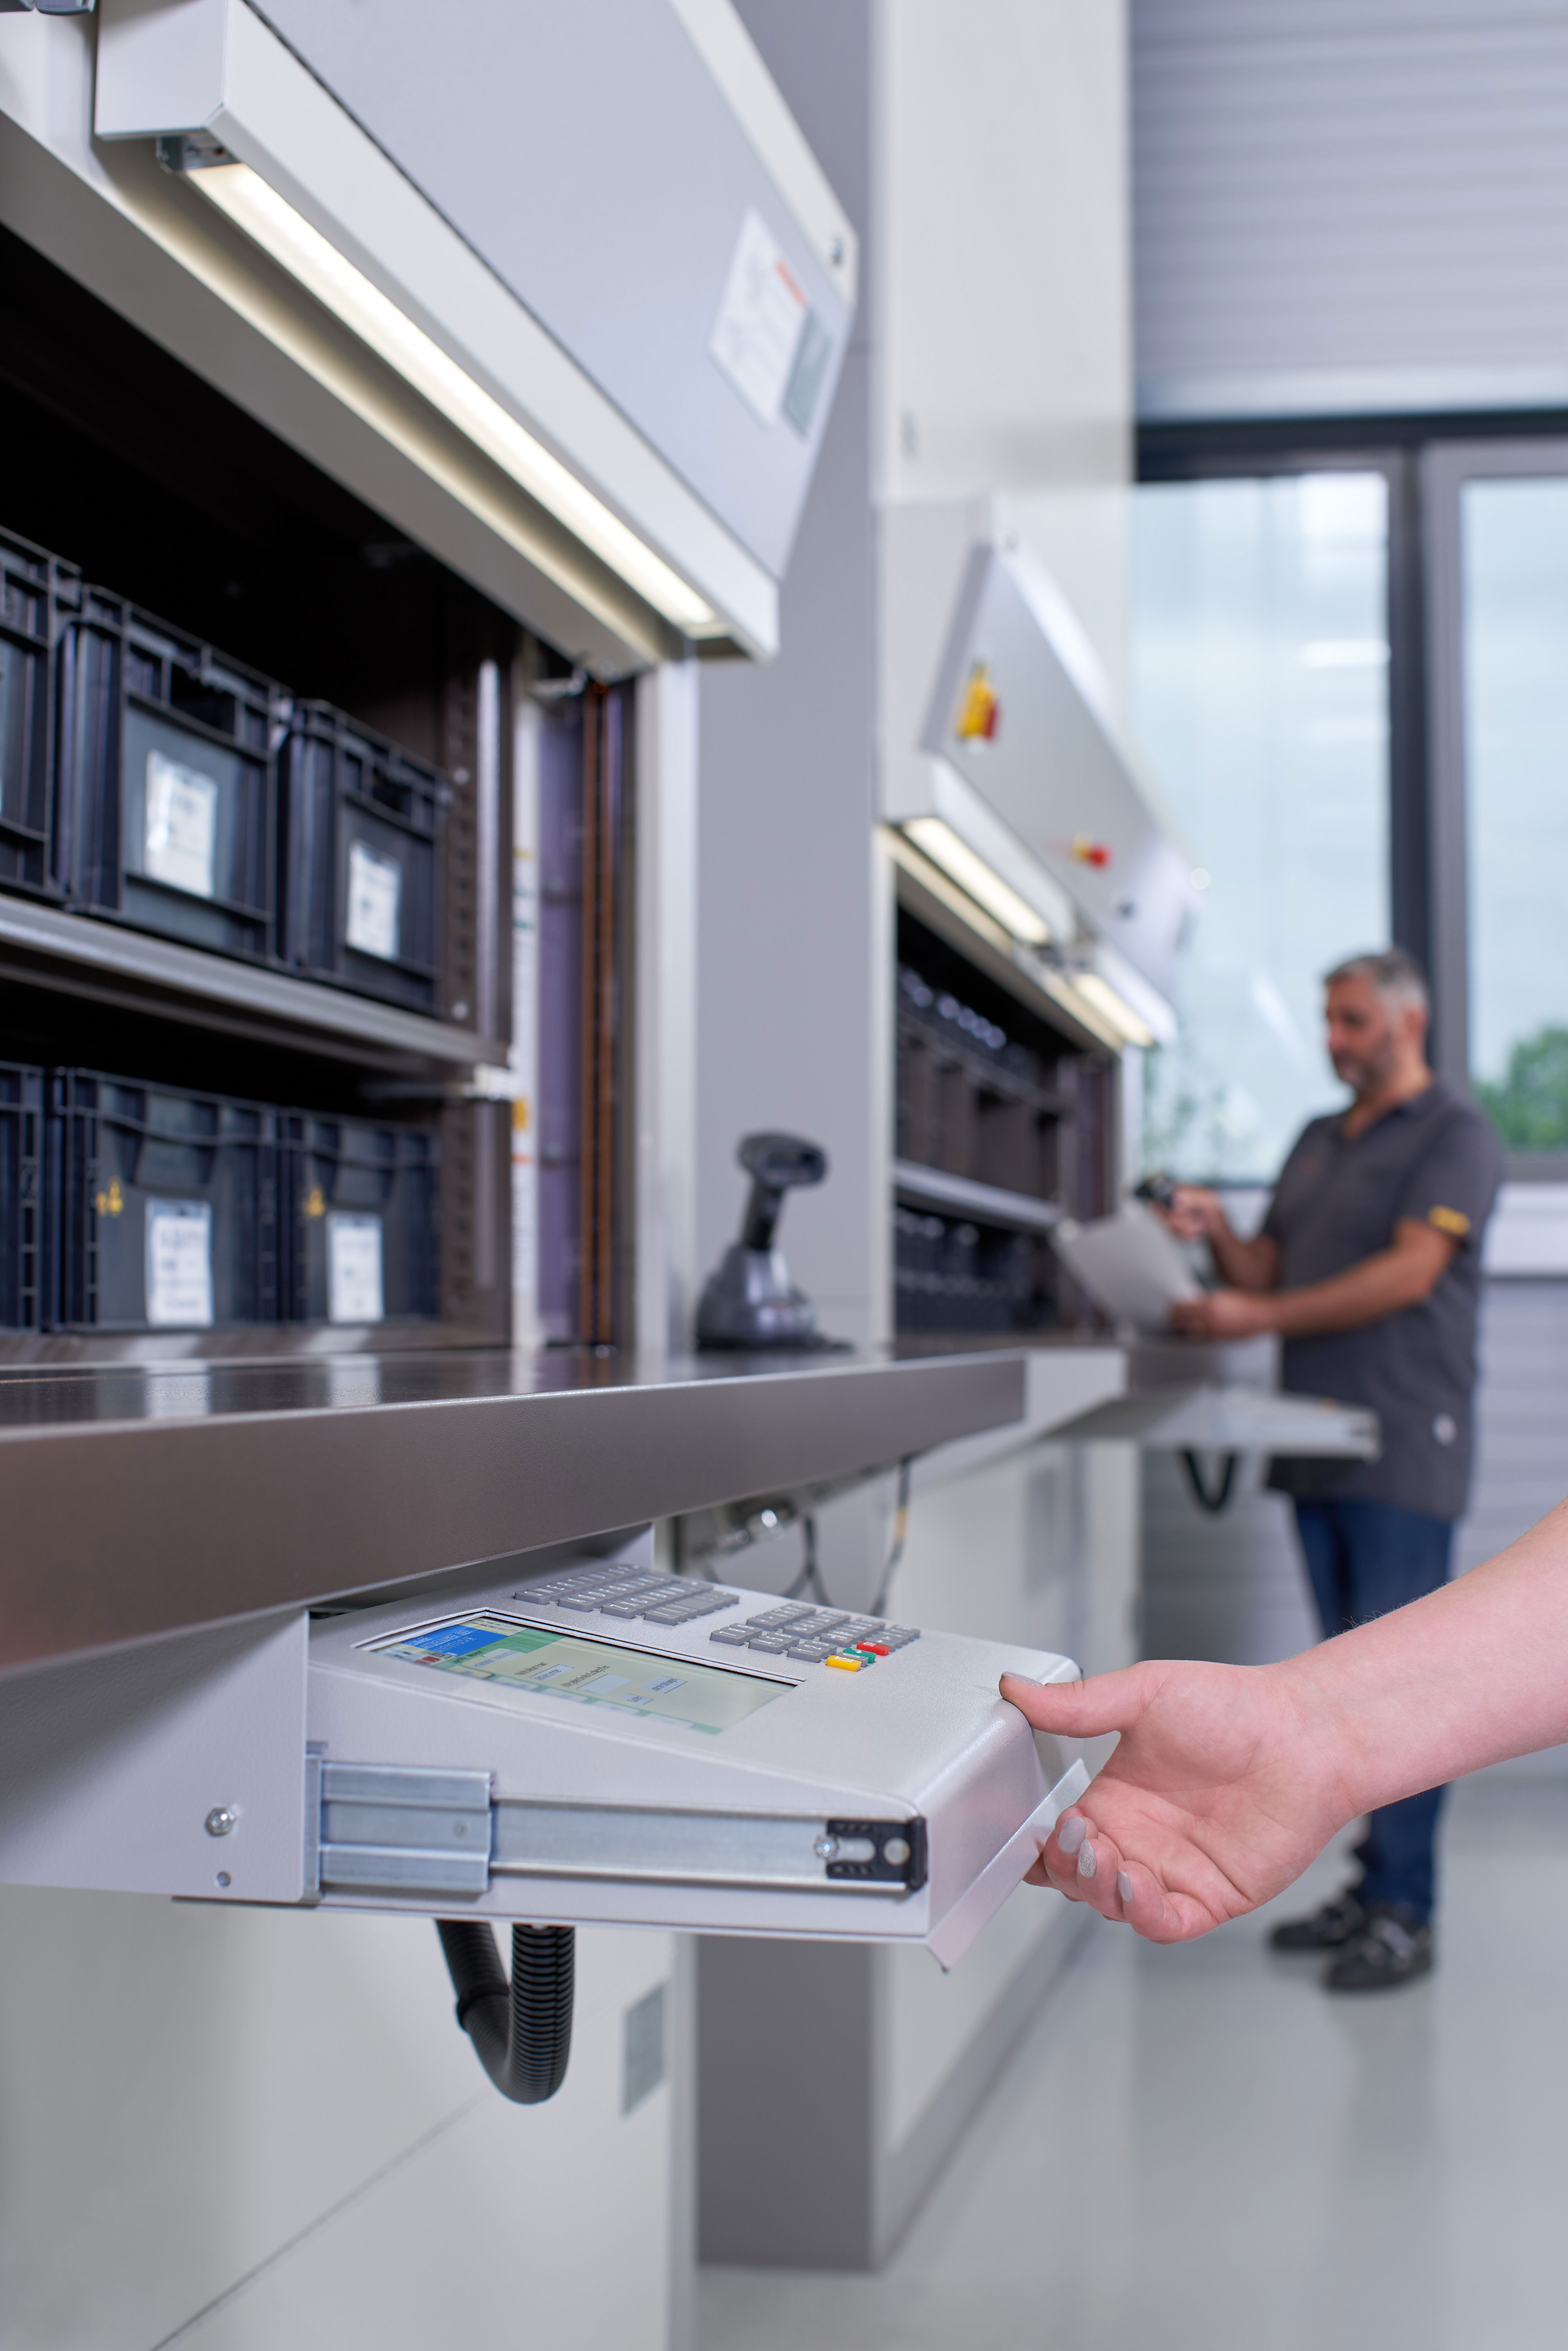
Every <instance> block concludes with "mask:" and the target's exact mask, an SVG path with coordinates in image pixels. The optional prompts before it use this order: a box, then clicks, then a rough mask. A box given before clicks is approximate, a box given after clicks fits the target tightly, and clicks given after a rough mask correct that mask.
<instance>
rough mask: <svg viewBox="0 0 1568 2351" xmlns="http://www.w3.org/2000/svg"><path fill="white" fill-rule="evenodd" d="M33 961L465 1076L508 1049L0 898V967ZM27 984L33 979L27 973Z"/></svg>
mask: <svg viewBox="0 0 1568 2351" xmlns="http://www.w3.org/2000/svg"><path fill="white" fill-rule="evenodd" d="M7 949H10V950H12V951H13V953H20V954H21V955H25V956H39V957H41V958H45V959H47V961H49V962H53V963H55V964H58V965H63V966H66V967H68V968H70V969H73V970H76V971H79V972H82V973H90V974H93V975H95V976H96V977H98V979H99V982H100V984H103V983H112V982H114V981H119V982H120V983H121V984H122V985H123V987H125V989H126V991H127V995H128V998H129V999H130V1000H132V1001H134V1002H136V1003H137V1004H139V1005H141V1006H142V1007H143V1008H145V1005H146V1002H147V998H148V997H149V995H152V994H161V995H163V996H166V997H167V996H172V997H177V998H183V999H184V1001H185V1003H186V1005H187V1006H189V1005H191V1004H193V1003H194V1004H210V1005H212V1006H213V1007H214V1008H221V1009H222V1010H224V1011H225V1012H231V1013H236V1014H239V1015H242V1016H244V1017H245V1018H246V1019H247V1020H249V1021H251V1022H256V1021H257V1020H258V1019H259V1020H263V1021H267V1022H272V1023H276V1024H277V1026H278V1027H279V1028H287V1029H294V1030H296V1031H297V1032H298V1031H304V1032H314V1033H315V1034H316V1035H317V1036H319V1037H329V1038H334V1039H337V1040H344V1041H348V1042H351V1043H354V1044H360V1045H370V1046H376V1047H380V1048H381V1050H382V1051H390V1052H394V1053H402V1054H410V1055H415V1056H417V1057H418V1058H419V1059H420V1060H421V1061H444V1062H447V1063H449V1064H451V1065H452V1066H453V1067H455V1068H459V1069H473V1068H476V1067H477V1066H478V1065H480V1064H482V1063H490V1064H498V1063H504V1062H505V1061H506V1058H507V1048H506V1046H505V1045H504V1044H503V1043H501V1042H500V1041H498V1040H496V1039H493V1038H483V1037H480V1036H479V1035H478V1034H477V1032H476V1030H474V1029H458V1028H455V1027H454V1026H453V1025H452V1024H451V1023H450V1022H448V1021H444V1020H435V1019H431V1018H430V1017H429V1016H428V1015H426V1014H424V1013H422V1012H405V1011H403V1010H402V1009H401V1008H399V1007H398V1006H396V1005H391V1004H381V1003H378V1002H377V1001H376V1000H375V999H374V998H371V997H365V996H352V995H350V994H349V993H348V992H347V991H343V990H340V989H338V988H334V987H322V986H321V985H320V983H319V981H316V980H309V979H293V978H290V977H288V975H287V973H284V972H277V971H271V970H269V969H267V967H265V966H264V965H259V964H247V963H239V962H231V961H230V960H229V959H228V958H227V957H226V956H214V955H207V954H205V953H204V951H203V950H202V949H201V948H200V947H186V946H179V945H178V944H177V943H176V942H175V941H173V940H170V939H162V938H159V937H157V936H156V935H153V934H152V933H150V932H145V931H132V930H129V929H121V928H120V925H118V924H114V923H102V922H97V921H95V920H94V919H93V917H92V916H91V915H89V914H65V913H61V912H59V911H58V910H57V909H56V908H55V907H52V906H44V905H35V904H32V903H31V902H30V901H28V900H26V899H22V898H10V897H0V962H5V961H6V960H8V958H7V956H6V952H5V951H6V950H7ZM27 976H28V977H40V976H42V977H47V975H39V974H38V973H37V971H35V970H33V969H32V968H31V967H29V968H28V972H27Z"/></svg>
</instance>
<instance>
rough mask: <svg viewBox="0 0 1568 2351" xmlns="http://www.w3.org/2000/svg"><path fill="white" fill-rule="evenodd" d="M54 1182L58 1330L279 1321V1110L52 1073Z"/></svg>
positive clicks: (52, 1276) (92, 1075) (54, 1315)
mask: <svg viewBox="0 0 1568 2351" xmlns="http://www.w3.org/2000/svg"><path fill="white" fill-rule="evenodd" d="M47 1192H48V1202H49V1215H50V1224H51V1235H50V1244H51V1245H50V1249H49V1292H50V1296H49V1309H48V1316H47V1319H48V1321H49V1322H51V1323H52V1324H53V1326H54V1327H55V1328H56V1329H58V1330H66V1331H82V1330H90V1331H160V1330H169V1331H180V1330H183V1331H190V1330H204V1329H206V1328H208V1327H209V1326H211V1325H212V1324H214V1323H223V1322H277V1315H278V1250H277V1238H278V1231H277V1113H276V1112H275V1111H269V1110H265V1109H263V1108H262V1107H261V1106H260V1105H259V1104H257V1103H255V1102H230V1101H228V1100H226V1099H225V1097H223V1096H222V1095H216V1094H194V1093H187V1092H184V1091H183V1088H181V1087H178V1086H148V1085H141V1084H140V1083H133V1082H131V1081H129V1080H127V1079H122V1078H106V1077H100V1076H99V1074H98V1073H97V1072H96V1071H90V1070H51V1071H50V1072H49V1113H48V1134H47Z"/></svg>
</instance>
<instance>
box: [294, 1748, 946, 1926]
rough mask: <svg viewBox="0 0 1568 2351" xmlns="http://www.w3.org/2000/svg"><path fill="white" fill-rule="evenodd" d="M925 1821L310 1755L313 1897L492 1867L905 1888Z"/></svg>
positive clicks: (483, 1875) (442, 1894)
mask: <svg viewBox="0 0 1568 2351" xmlns="http://www.w3.org/2000/svg"><path fill="white" fill-rule="evenodd" d="M925 1872H926V1839H925V1822H924V1821H923V1820H919V1819H914V1820H886V1821H867V1820H853V1821H849V1820H826V1819H810V1818H803V1817H799V1816H777V1815H771V1814H764V1813H699V1812H674V1811H660V1810H657V1809H654V1808H653V1807H643V1806H640V1805H630V1804H627V1805H617V1804H565V1803H533V1802H517V1801H515V1800H512V1799H509V1798H504V1799H496V1798H494V1797H492V1795H491V1792H490V1775H489V1773H488V1772H487V1771H438V1770H420V1769H413V1770H411V1769H409V1768H407V1767H406V1766H404V1765H402V1764H394V1763H337V1762H329V1761H328V1760H327V1758H326V1756H325V1755H323V1754H322V1753H321V1752H320V1751H319V1749H311V1750H309V1751H308V1754H307V1756H306V1764H305V1873H304V1874H305V1898H306V1900H307V1901H316V1902H319V1901H321V1900H323V1899H329V1898H330V1897H331V1896H333V1895H350V1896H351V1895H371V1894H382V1895H392V1896H400V1897H402V1898H403V1899H405V1900H406V1899H413V1900H416V1901H423V1900H425V1899H430V1900H439V1901H441V1902H443V1903H446V1902H451V1901H453V1900H463V1899H468V1900H474V1899H476V1897H477V1896H480V1895H484V1894H487V1893H488V1892H489V1891H490V1890H491V1886H492V1884H493V1883H494V1881H495V1880H496V1879H497V1878H507V1877H521V1878H527V1877H550V1878H558V1879H559V1878H574V1879H596V1880H600V1881H605V1880H609V1881H612V1882H615V1883H618V1884H622V1885H638V1884H642V1885H664V1886H669V1885H679V1886H723V1887H734V1888H737V1889H754V1890H764V1891H766V1890H775V1891H778V1892H784V1893H799V1892H800V1891H802V1890H804V1889H806V1888H809V1887H817V1888H821V1890H823V1891H825V1892H830V1891H838V1890H840V1889H843V1890H849V1889H853V1890H854V1891H855V1892H857V1893H861V1894H882V1895H891V1896H904V1895H909V1894H916V1893H918V1892H919V1891H920V1888H921V1887H922V1886H924V1885H925Z"/></svg>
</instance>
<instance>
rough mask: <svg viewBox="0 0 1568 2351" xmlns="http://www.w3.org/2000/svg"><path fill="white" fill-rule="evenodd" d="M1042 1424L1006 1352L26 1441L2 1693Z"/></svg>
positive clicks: (106, 1427)
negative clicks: (49, 1673)
mask: <svg viewBox="0 0 1568 2351" xmlns="http://www.w3.org/2000/svg"><path fill="white" fill-rule="evenodd" d="M1024 1404H1025V1370H1024V1363H1023V1358H1022V1357H1021V1355H1019V1354H1018V1353H1006V1352H998V1353H994V1354H978V1355H976V1354H970V1355H965V1356H958V1357H940V1356H938V1357H935V1358H932V1357H926V1358H923V1359H921V1360H919V1361H916V1362H912V1363H910V1362H905V1363H896V1362H863V1361H862V1362H860V1363H855V1364H819V1365H811V1366H809V1367H800V1366H798V1365H797V1366H793V1367H791V1368H789V1369H788V1370H785V1369H779V1370H777V1371H775V1370H773V1369H771V1368H768V1369H758V1370H749V1371H747V1372H745V1373H742V1374H737V1375H736V1376H734V1377H725V1376H719V1377H714V1376H711V1375H710V1376H706V1377H704V1378H701V1379H685V1378H682V1377H679V1376H678V1375H677V1376H673V1377H670V1378H667V1379H664V1380H658V1379H654V1380H650V1381H643V1382H624V1381H622V1382H620V1383H615V1384H606V1385H605V1386H603V1387H581V1388H576V1389H570V1390H566V1391H546V1392H543V1393H530V1394H523V1395H501V1396H484V1397H461V1398H456V1399H450V1400H446V1399H443V1400H432V1401H419V1402H413V1403H410V1404H407V1405H397V1404H393V1405H367V1406H351V1405H350V1406H340V1407H331V1406H324V1407H321V1408H319V1409H302V1410H297V1411H258V1412H256V1413H235V1414H226V1415H215V1416H212V1417H211V1418H206V1419H200V1418H198V1419H189V1420H170V1421H166V1422H160V1421H153V1422H148V1421H141V1422H135V1423H126V1422H98V1423H93V1422H87V1423H80V1422H78V1423H76V1424H73V1425H71V1426H65V1427H59V1428H57V1429H54V1430H50V1431H41V1430H34V1431H29V1432H26V1433H24V1432H18V1433H17V1437H18V1438H19V1439H20V1441H16V1440H12V1441H7V1442H5V1444H4V1445H0V1510H3V1523H4V1526H5V1542H4V1549H3V1552H0V1672H4V1671H7V1670H12V1669H15V1668H17V1667H25V1666H38V1665H43V1664H47V1662H49V1661H51V1660H60V1659H65V1658H68V1657H71V1656H81V1655H84V1654H87V1653H89V1652H91V1651H93V1650H96V1649H101V1648H106V1647H112V1646H120V1645H122V1644H125V1643H129V1642H135V1641H142V1640H147V1639H149V1638H153V1637H156V1636H159V1635H169V1634H172V1633H178V1632H183V1631H187V1630H194V1629H196V1628H197V1627H199V1626H203V1625H214V1624H219V1623H224V1622H232V1621H235V1620H237V1619H239V1618H242V1617H246V1616H255V1615H264V1614H268V1613H270V1612H273V1611H276V1610H280V1609H287V1608H291V1607H292V1608H298V1607H301V1606H308V1605H311V1604H318V1603H320V1602H323V1601H327V1600H329V1599H334V1598H341V1597H343V1596H345V1595H347V1594H350V1593H354V1592H356V1591H364V1590H372V1589H382V1588H385V1587H387V1586H392V1585H396V1584H397V1583H404V1582H407V1583H413V1582H414V1581H416V1580H417V1579H419V1578H421V1577H424V1576H428V1575H431V1574H433V1573H440V1572H442V1571H444V1570H447V1569H450V1568H454V1567H461V1566H465V1565H469V1564H473V1565H475V1566H476V1567H477V1566H479V1565H481V1564H482V1563H483V1562H486V1561H490V1560H497V1559H505V1558H507V1557H509V1556H510V1555H511V1554H513V1553H515V1552H520V1551H527V1550H531V1549H533V1548H535V1547H536V1546H538V1545H543V1544H546V1543H554V1542H562V1541H570V1540H573V1539H579V1538H587V1537H589V1536H591V1535H594V1534H598V1533H601V1532H603V1531H606V1530H609V1529H612V1528H619V1527H625V1526H631V1525H635V1524H640V1523H642V1522H643V1521H644V1520H650V1519H659V1518H666V1517H672V1516H674V1515H675V1514H677V1513H679V1512H682V1511H686V1510H697V1509H702V1508H705V1507H707V1506H710V1505H712V1504H715V1503H719V1502H725V1501H732V1500H737V1499H742V1498H743V1497H747V1496H751V1495H758V1494H767V1493H769V1492H777V1491H781V1490H784V1489H788V1488H789V1487H791V1486H795V1485H800V1484H806V1483H810V1482H813V1481H815V1480H818V1479H831V1478H834V1477H839V1476H845V1475H850V1474H852V1473H854V1472H856V1471H861V1470H873V1469H876V1468H885V1467H888V1466H890V1465H892V1464H893V1463H894V1462H896V1461H898V1460H901V1459H902V1458H904V1456H906V1455H912V1454H917V1453H921V1452H924V1451H925V1450H927V1449H928V1448H930V1447H933V1446H936V1445H941V1444H946V1443H947V1442H949V1441H951V1440H952V1439H953V1438H955V1437H965V1436H970V1435H973V1434H975V1433H976V1432H977V1431H979V1430H982V1429H987V1428H994V1427H997V1426H1002V1425H1005V1424H1008V1423H1010V1422H1013V1421H1016V1420H1018V1419H1019V1418H1020V1416H1022V1413H1023V1410H1024Z"/></svg>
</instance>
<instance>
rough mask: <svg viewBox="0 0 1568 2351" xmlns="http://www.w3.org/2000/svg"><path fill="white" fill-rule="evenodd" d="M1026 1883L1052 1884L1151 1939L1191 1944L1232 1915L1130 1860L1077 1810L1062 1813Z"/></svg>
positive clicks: (1106, 1916) (1153, 1941)
mask: <svg viewBox="0 0 1568 2351" xmlns="http://www.w3.org/2000/svg"><path fill="white" fill-rule="evenodd" d="M1025 1883H1026V1884H1027V1885H1030V1886H1053V1887H1054V1888H1055V1890H1056V1892H1057V1893H1058V1894H1062V1895H1065V1896H1066V1897H1067V1899H1068V1901H1069V1902H1082V1903H1086V1904H1087V1905H1088V1907H1089V1908H1090V1909H1092V1910H1097V1911H1098V1912H1099V1913H1100V1916H1101V1917H1103V1918H1110V1919H1113V1920H1116V1921H1118V1922H1120V1923H1122V1924H1124V1925H1126V1926H1128V1927H1131V1928H1132V1929H1133V1931H1134V1934H1137V1935H1141V1936H1142V1937H1143V1938H1144V1939H1145V1941H1146V1942H1150V1943H1185V1942H1189V1941H1190V1940H1191V1939H1192V1938H1193V1937H1194V1936H1196V1935H1207V1933H1208V1932H1209V1930H1210V1929H1211V1928H1214V1927H1217V1926H1218V1925H1219V1923H1220V1921H1221V1919H1222V1918H1223V1917H1226V1916H1227V1915H1228V1913H1227V1912H1226V1911H1224V1910H1223V1909H1217V1908H1215V1907H1212V1905H1211V1904H1209V1903H1207V1902H1205V1901H1203V1900H1201V1899H1200V1898H1199V1897H1198V1896H1197V1895H1196V1894H1192V1893H1186V1892H1181V1891H1176V1892H1173V1891H1172V1890H1170V1889H1169V1888H1167V1887H1166V1886H1164V1885H1162V1884H1161V1882H1160V1880H1159V1879H1158V1878H1157V1877H1156V1876H1155V1873H1154V1871H1153V1870H1152V1869H1149V1868H1147V1867H1146V1866H1145V1865H1144V1864H1143V1863H1142V1862H1136V1861H1129V1860H1128V1859H1127V1858H1126V1856H1125V1855H1124V1854H1123V1853H1122V1851H1121V1850H1120V1848H1119V1847H1118V1845H1117V1844H1116V1843H1115V1841H1114V1839H1113V1838H1112V1837H1108V1836H1105V1835H1103V1834H1102V1833H1101V1831H1100V1830H1099V1829H1097V1828H1096V1827H1095V1825H1094V1823H1092V1821H1090V1820H1089V1819H1088V1818H1087V1817H1086V1816H1085V1815H1084V1814H1083V1813H1080V1812H1076V1811H1074V1812H1070V1813H1063V1815H1062V1817H1061V1820H1060V1821H1059V1822H1058V1823H1057V1824H1056V1827H1055V1828H1054V1829H1053V1830H1052V1832H1051V1836H1050V1838H1049V1839H1048V1840H1047V1842H1046V1844H1044V1845H1043V1846H1042V1847H1041V1848H1040V1858H1039V1860H1038V1861H1037V1862H1036V1863H1035V1865H1034V1866H1033V1868H1032V1869H1030V1871H1029V1872H1028V1874H1027V1876H1026V1879H1025Z"/></svg>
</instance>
